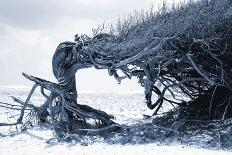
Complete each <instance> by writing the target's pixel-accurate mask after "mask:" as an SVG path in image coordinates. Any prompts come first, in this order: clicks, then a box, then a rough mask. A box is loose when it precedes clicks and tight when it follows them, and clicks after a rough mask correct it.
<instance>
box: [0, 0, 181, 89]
mask: <svg viewBox="0 0 232 155" xmlns="http://www.w3.org/2000/svg"><path fill="white" fill-rule="evenodd" d="M162 1H163V0H0V70H1V76H0V86H6V85H31V83H30V82H28V81H27V80H26V79H25V78H23V77H22V76H21V73H22V72H26V73H28V74H32V75H35V76H39V77H42V78H46V79H47V80H51V81H55V79H54V77H53V74H52V67H51V60H52V55H53V53H54V51H55V49H56V47H57V45H58V44H59V43H60V42H63V41H73V36H74V35H75V34H77V33H79V34H81V33H82V34H83V33H85V34H91V32H92V28H94V27H97V26H98V25H99V24H102V23H103V22H105V23H114V22H116V21H117V19H118V18H119V17H123V16H125V15H127V14H129V13H133V12H134V10H135V9H136V10H141V9H144V10H148V9H149V8H150V7H151V5H152V4H153V5H154V8H157V6H158V4H159V3H160V2H162ZM167 1H168V2H173V0H167ZM174 1H175V2H178V1H179V0H174ZM77 89H78V90H80V91H88V90H89V91H123V90H124V91H130V90H141V89H140V86H139V85H138V84H137V82H136V80H131V81H129V80H126V81H124V82H122V84H121V86H118V84H117V82H116V80H114V79H113V77H109V76H108V74H107V71H99V70H94V69H88V70H82V71H78V72H77Z"/></svg>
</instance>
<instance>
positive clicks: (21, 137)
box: [0, 88, 232, 155]
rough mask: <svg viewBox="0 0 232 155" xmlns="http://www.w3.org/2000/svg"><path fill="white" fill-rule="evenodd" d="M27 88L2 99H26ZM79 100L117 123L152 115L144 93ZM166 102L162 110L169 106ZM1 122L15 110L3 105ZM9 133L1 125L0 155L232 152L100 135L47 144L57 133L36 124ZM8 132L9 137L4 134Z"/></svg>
mask: <svg viewBox="0 0 232 155" xmlns="http://www.w3.org/2000/svg"><path fill="white" fill-rule="evenodd" d="M27 93H28V91H27V90H25V89H24V90H22V89H10V88H4V89H0V101H2V102H8V103H12V101H11V99H10V95H13V96H16V97H19V98H21V99H23V100H25V98H26V95H27ZM78 101H79V103H80V104H87V105H89V106H92V107H94V108H97V109H101V110H103V111H106V112H107V113H110V114H113V115H114V116H115V117H116V120H115V121H116V122H118V123H120V124H127V125H129V124H136V123H143V122H146V121H149V120H144V119H143V114H146V115H150V114H151V113H152V111H150V110H148V109H147V107H146V105H145V103H144V96H143V94H139V93H137V94H135V93H134V94H129V93H127V94H126V93H113V94H112V93H111V94H110V93H80V94H79V98H78ZM32 102H33V103H35V104H40V103H41V102H43V98H42V96H40V95H39V93H36V94H35V96H34V97H33V99H32ZM169 108H170V107H169V106H168V105H167V106H166V107H164V108H163V111H165V110H167V109H169ZM0 110H1V112H0V122H4V121H5V122H6V121H12V122H13V121H14V118H9V117H10V115H12V114H14V111H10V113H6V110H5V109H3V108H0ZM10 133H15V127H0V155H9V154H12V155H13V154H17V155H24V154H62V155H66V154H68V155H71V154H75V155H88V154H90V155H98V154H99V155H100V154H107V155H111V154H112V155H113V154H120V155H121V154H122V155H123V154H131V155H132V154H146V155H149V154H157V155H164V154H165V155H174V154H175V155H179V154H180V155H182V154H183V155H185V154H189V155H190V154H192V155H200V154H207V155H208V154H212V155H217V154H223V155H224V154H232V152H226V151H222V150H207V149H202V148H199V147H198V148H197V147H193V146H192V147H190V146H184V145H180V144H172V145H171V146H164V145H161V144H159V143H156V142H155V141H154V142H153V143H151V142H149V143H142V144H125V145H122V144H120V143H119V144H110V143H106V142H104V141H103V140H102V139H101V138H100V137H96V139H95V140H94V143H93V144H89V145H87V146H85V145H83V144H81V143H77V142H74V141H73V142H70V143H58V142H56V141H54V142H52V143H49V144H48V143H46V141H47V140H48V139H51V138H53V137H54V133H53V131H52V130H50V129H49V128H45V127H40V126H36V127H34V128H32V129H29V130H27V131H24V132H22V133H20V134H15V135H14V136H9V135H10ZM2 135H8V136H2Z"/></svg>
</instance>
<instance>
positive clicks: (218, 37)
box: [0, 0, 232, 137]
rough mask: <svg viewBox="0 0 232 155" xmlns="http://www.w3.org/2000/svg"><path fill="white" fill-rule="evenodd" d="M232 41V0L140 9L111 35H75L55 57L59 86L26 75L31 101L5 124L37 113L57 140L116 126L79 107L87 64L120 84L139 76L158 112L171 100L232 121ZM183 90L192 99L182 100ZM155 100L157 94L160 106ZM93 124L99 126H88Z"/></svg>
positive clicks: (191, 113) (199, 114) (199, 115)
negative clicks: (79, 81) (37, 98)
mask: <svg viewBox="0 0 232 155" xmlns="http://www.w3.org/2000/svg"><path fill="white" fill-rule="evenodd" d="M231 38H232V2H231V0H202V1H199V2H190V3H188V4H185V5H178V6H175V7H173V8H172V9H168V8H167V7H166V5H165V4H164V5H163V7H162V8H161V10H160V11H159V12H152V11H151V12H147V13H143V12H142V13H141V14H139V15H138V14H136V15H135V16H131V17H130V18H128V19H127V20H125V21H120V22H119V23H118V24H117V26H116V28H111V29H110V32H104V33H103V32H102V31H100V32H99V31H96V32H95V35H94V36H93V37H89V36H87V35H81V36H78V35H76V37H75V41H74V42H63V43H61V44H60V45H59V46H58V47H57V49H56V51H55V54H54V56H53V60H52V67H53V73H54V76H55V77H56V79H57V83H52V82H49V81H46V80H43V79H40V78H37V77H34V76H30V75H27V74H23V75H24V76H25V77H26V78H28V79H29V80H31V81H33V82H34V83H35V84H34V86H33V88H32V90H31V92H30V94H29V96H28V98H27V100H26V101H25V102H23V101H21V100H19V99H17V98H14V100H15V101H16V102H18V103H20V104H22V105H23V107H22V109H21V115H20V117H19V118H18V120H17V122H16V123H13V124H7V123H2V124H0V125H1V126H3V125H15V124H19V123H22V122H23V118H24V111H25V110H26V108H32V109H33V111H35V112H36V115H37V116H38V118H39V120H40V121H42V122H46V121H50V122H52V124H53V127H54V129H55V131H56V133H57V135H58V136H59V137H63V136H64V135H65V133H67V132H70V133H82V132H86V131H88V132H91V131H93V132H94V131H101V130H108V129H115V128H118V127H119V125H117V124H116V123H115V122H114V121H113V120H112V118H113V116H111V115H109V114H107V113H105V112H103V111H100V110H96V109H93V108H91V107H89V106H87V105H81V104H79V103H78V102H77V90H76V79H75V74H76V72H77V71H78V70H79V69H85V68H89V67H94V68H96V69H107V70H108V73H109V75H110V76H113V77H114V78H115V79H116V80H117V81H118V82H119V83H120V82H121V80H123V79H124V78H132V77H137V78H138V81H139V83H140V84H141V86H143V87H144V89H145V91H144V93H145V98H146V103H147V107H148V108H150V109H154V114H153V115H156V114H157V112H158V111H159V109H160V108H161V106H162V104H164V103H165V104H166V103H168V104H169V103H170V104H176V105H178V106H180V107H184V108H183V109H184V110H183V112H185V113H186V117H194V118H195V119H226V118H231V116H232V112H231V111H232V40H231ZM118 71H121V72H122V73H124V75H123V76H120V75H119V74H118ZM158 83H159V84H161V87H158V86H157V84H158ZM36 87H40V88H41V93H42V95H43V96H44V97H45V98H46V102H45V103H44V104H43V105H42V106H40V107H36V106H35V105H32V104H29V100H30V98H31V96H32V94H33V92H34V90H35V88H36ZM44 89H46V90H48V91H50V94H48V95H47V94H46V93H45V92H44ZM167 92H168V93H170V94H171V96H172V97H171V98H170V97H169V98H167V96H166V94H167ZM177 93H179V94H182V95H185V96H187V97H188V98H189V99H190V101H185V100H180V99H178V97H177V96H176V94H177ZM152 95H157V98H156V99H155V100H154V101H152ZM187 114H188V116H187ZM90 119H94V120H97V123H95V124H92V123H90V122H91V121H89V120H90Z"/></svg>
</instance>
